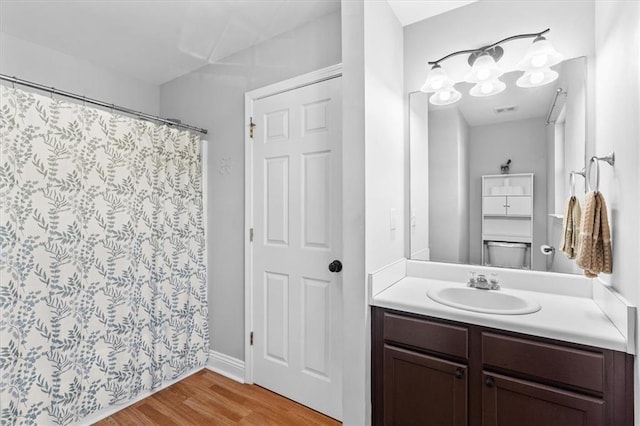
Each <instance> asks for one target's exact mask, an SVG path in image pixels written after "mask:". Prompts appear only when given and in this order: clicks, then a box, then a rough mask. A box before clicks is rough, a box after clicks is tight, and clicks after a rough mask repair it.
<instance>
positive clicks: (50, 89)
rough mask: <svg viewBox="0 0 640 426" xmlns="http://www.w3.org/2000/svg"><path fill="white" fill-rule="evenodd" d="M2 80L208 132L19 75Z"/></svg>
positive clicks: (4, 77)
mask: <svg viewBox="0 0 640 426" xmlns="http://www.w3.org/2000/svg"><path fill="white" fill-rule="evenodd" d="M0 80H4V81H7V82H9V83H11V84H12V85H13V87H14V88H15V85H16V84H19V85H21V86H25V87H30V88H32V89H38V90H42V91H44V92H48V93H49V94H50V95H51V97H52V98H53V95H54V94H55V95H60V96H64V97H66V98H70V99H75V100H77V101H82V103H83V105H86V104H87V103H89V104H92V105H97V106H100V107H103V108H107V109H110V110H111V112H113V111H118V112H123V113H125V114H128V115H132V116H134V117H136V116H137V117H138V118H143V119H146V120H151V121H159V122H161V123H164V124H169V125H172V126H176V127H182V128H184V129H188V130H192V131H194V132H199V133H202V134H204V135H206V134H207V133H208V131H207V129H203V128H201V127H195V126H190V125H188V124H182V123H180V124H177V123H175V122H174V121H171V120H168V119H166V118H162V117H159V116H157V115H153V114H147V113H144V112H142V111H136V110H133V109H130V108H126V107H123V106H118V105H115V104H112V103H108V102H104V101H100V100H97V99H92V98H88V97H86V96H82V95H78V94H76V93H72V92H65V91H63V90H58V89H56V88H55V87H47V86H45V85H42V84H40V83H34V82H33V81H28V80H23V79H21V78H17V77H15V76H14V77H11V76H8V75H5V74H0Z"/></svg>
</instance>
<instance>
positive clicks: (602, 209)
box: [577, 191, 613, 278]
mask: <svg viewBox="0 0 640 426" xmlns="http://www.w3.org/2000/svg"><path fill="white" fill-rule="evenodd" d="M584 201H585V205H584V210H583V211H582V218H581V226H580V240H579V244H578V256H577V263H578V266H579V267H580V268H582V269H584V274H585V275H586V276H587V277H590V278H595V277H597V276H598V274H599V273H601V272H604V273H606V274H610V273H611V272H612V271H613V259H612V253H611V231H610V230H609V219H608V216H607V204H606V203H605V201H604V197H603V196H602V193H600V192H599V191H591V192H589V193H588V194H587V195H585V200H584Z"/></svg>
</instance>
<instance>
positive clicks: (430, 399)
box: [372, 307, 633, 426]
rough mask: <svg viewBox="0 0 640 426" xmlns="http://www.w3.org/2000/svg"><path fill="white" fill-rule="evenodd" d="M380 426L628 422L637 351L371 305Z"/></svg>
mask: <svg viewBox="0 0 640 426" xmlns="http://www.w3.org/2000/svg"><path fill="white" fill-rule="evenodd" d="M372 321H373V323H372V331H373V334H372V404H373V424H374V425H402V426H405V425H433V426H445V425H456V426H457V425H471V426H475V425H478V426H479V425H483V426H493V425H496V426H497V425H500V426H514V425H518V426H529V425H530V426H542V425H544V426H555V425H557V426H573V425H580V426H596V425H606V426H614V425H620V426H623V425H624V426H627V425H632V424H633V357H632V356H631V355H628V354H625V353H621V352H616V351H611V350H604V349H598V348H593V347H587V346H582V345H575V344H569V343H563V342H558V341H555V340H549V339H543V338H538V337H532V336H525V335H521V334H517V333H510V332H503V331H498V330H494V329H488V328H485V327H479V326H475V325H468V324H462V323H456V322H452V321H444V320H439V319H435V318H429V317H424V316H420V315H413V314H407V313H402V312H397V311H392V310H388V309H383V308H376V307H374V308H372Z"/></svg>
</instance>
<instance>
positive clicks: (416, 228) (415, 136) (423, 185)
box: [405, 93, 430, 260]
mask: <svg viewBox="0 0 640 426" xmlns="http://www.w3.org/2000/svg"><path fill="white" fill-rule="evenodd" d="M428 102H429V98H428V97H427V96H425V94H424V93H412V94H411V96H409V108H408V111H409V123H408V124H409V135H410V136H409V138H408V139H409V141H408V144H409V152H408V154H409V156H410V158H409V170H410V179H408V180H409V182H408V183H407V184H408V185H409V187H410V189H409V193H408V196H409V200H408V201H409V202H408V203H405V205H407V208H409V209H410V210H409V212H410V213H409V214H410V223H408V224H407V225H408V227H409V228H410V233H409V240H410V241H409V244H410V247H409V253H410V254H411V256H410V257H411V259H417V260H429V258H430V254H429V168H428V167H424V165H425V164H429V112H428V109H429V103H428Z"/></svg>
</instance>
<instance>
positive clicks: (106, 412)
mask: <svg viewBox="0 0 640 426" xmlns="http://www.w3.org/2000/svg"><path fill="white" fill-rule="evenodd" d="M204 368H206V367H198V368H196V369H195V370H191V371H188V372H186V373H184V374H183V375H182V376H180V377H178V378H177V379H174V380H170V381H167V382H164V383H163V384H162V385H161V386H160V387H157V388H155V389H152V390H147V391H144V392H142V393H140V394H139V395H138V396H136V397H135V398H133V399H130V400H129V401H127V402H124V403H122V404H117V405H111V406H109V407H106V408H103V409H102V410H99V411H96V412H95V413H92V414H89V415H88V416H87V417H85V418H84V419H82V420H80V422H79V423H78V425H79V426H85V425H86V426H89V425H92V424H94V423H97V422H99V421H100V420H104V419H106V418H107V417H109V416H111V415H113V414H115V413H117V412H118V411H120V410H124V409H125V408H127V407H129V406H131V405H133V404H135V403H136V402H140V401H142V400H143V399H145V398H148V397H150V396H151V395H153V394H154V393H157V392H160V391H161V390H162V389H165V388H168V387H169V386H171V385H173V384H176V383H178V382H179V381H181V380H184V379H186V378H187V377H189V376H191V375H192V374H195V373H197V372H198V371H201V370H203V369H204Z"/></svg>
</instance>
